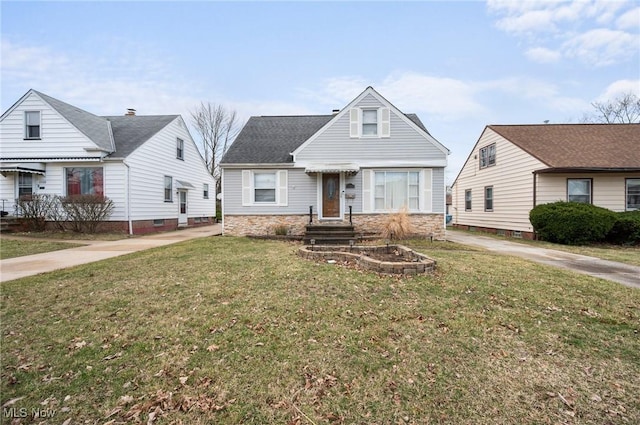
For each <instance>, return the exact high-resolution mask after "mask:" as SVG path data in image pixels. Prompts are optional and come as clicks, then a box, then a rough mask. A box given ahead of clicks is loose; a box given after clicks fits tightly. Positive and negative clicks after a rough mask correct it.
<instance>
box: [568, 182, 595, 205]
mask: <svg viewBox="0 0 640 425" xmlns="http://www.w3.org/2000/svg"><path fill="white" fill-rule="evenodd" d="M591 186H592V185H591V179H567V201H568V202H582V203H584V204H590V203H591Z"/></svg>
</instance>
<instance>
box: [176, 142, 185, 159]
mask: <svg viewBox="0 0 640 425" xmlns="http://www.w3.org/2000/svg"><path fill="white" fill-rule="evenodd" d="M176 158H178V159H182V160H184V140H182V139H176Z"/></svg>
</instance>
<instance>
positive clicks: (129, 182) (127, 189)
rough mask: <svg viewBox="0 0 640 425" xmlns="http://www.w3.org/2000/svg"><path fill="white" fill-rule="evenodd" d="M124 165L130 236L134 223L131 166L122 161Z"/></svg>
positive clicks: (126, 210) (126, 208)
mask: <svg viewBox="0 0 640 425" xmlns="http://www.w3.org/2000/svg"><path fill="white" fill-rule="evenodd" d="M122 163H123V164H124V166H125V167H127V184H126V192H127V193H126V195H125V213H126V218H127V222H128V224H129V234H130V235H133V222H132V221H131V178H130V176H131V168H130V167H129V164H127V161H126V160H124V159H123V160H122Z"/></svg>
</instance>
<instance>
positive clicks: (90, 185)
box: [65, 167, 104, 196]
mask: <svg viewBox="0 0 640 425" xmlns="http://www.w3.org/2000/svg"><path fill="white" fill-rule="evenodd" d="M65 176H66V183H67V196H73V195H100V196H102V195H104V176H103V170H102V167H73V168H65Z"/></svg>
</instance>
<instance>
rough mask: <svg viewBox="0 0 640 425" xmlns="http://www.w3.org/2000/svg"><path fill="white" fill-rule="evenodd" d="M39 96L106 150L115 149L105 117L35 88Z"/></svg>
mask: <svg viewBox="0 0 640 425" xmlns="http://www.w3.org/2000/svg"><path fill="white" fill-rule="evenodd" d="M33 91H34V93H36V94H37V95H38V96H40V97H41V98H42V99H44V101H45V102H47V103H48V104H49V105H51V107H52V108H54V109H55V110H56V111H58V113H59V114H60V115H62V116H63V117H64V118H65V119H66V120H67V121H69V122H70V123H71V124H72V125H73V126H75V127H76V128H77V129H78V130H80V131H81V132H83V133H84V134H85V136H87V137H88V138H89V139H91V141H92V142H93V143H95V144H96V145H98V147H100V148H101V149H104V150H106V151H109V152H111V151H113V150H114V146H113V139H112V138H111V132H110V131H109V123H108V122H107V120H105V119H104V118H103V117H99V116H97V115H93V114H92V113H90V112H87V111H85V110H83V109H80V108H77V107H75V106H73V105H69V104H68V103H65V102H63V101H61V100H58V99H55V98H53V97H51V96H48V95H46V94H44V93H40V92H39V91H36V90H33Z"/></svg>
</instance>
